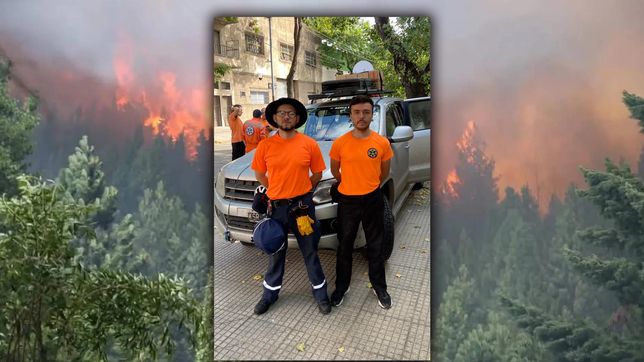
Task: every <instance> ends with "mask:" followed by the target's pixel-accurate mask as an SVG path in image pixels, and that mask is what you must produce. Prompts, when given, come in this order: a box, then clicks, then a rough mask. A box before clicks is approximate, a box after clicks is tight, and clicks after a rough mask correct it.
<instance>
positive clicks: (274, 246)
mask: <svg viewBox="0 0 644 362" xmlns="http://www.w3.org/2000/svg"><path fill="white" fill-rule="evenodd" d="M253 242H254V243H255V246H257V247H258V248H260V249H261V250H262V251H263V252H265V253H266V254H268V255H272V254H275V253H276V252H278V251H280V250H282V249H283V248H285V247H286V232H285V231H284V226H283V225H282V223H280V222H279V221H277V220H275V219H271V218H264V219H262V220H260V221H259V222H258V223H257V225H255V228H254V229H253Z"/></svg>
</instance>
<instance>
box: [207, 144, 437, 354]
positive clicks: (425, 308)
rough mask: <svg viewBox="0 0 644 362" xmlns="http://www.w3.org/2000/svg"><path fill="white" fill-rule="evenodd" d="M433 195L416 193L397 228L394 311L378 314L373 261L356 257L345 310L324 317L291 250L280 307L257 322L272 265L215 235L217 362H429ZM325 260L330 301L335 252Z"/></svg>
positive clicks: (391, 278) (391, 269) (390, 275)
mask: <svg viewBox="0 0 644 362" xmlns="http://www.w3.org/2000/svg"><path fill="white" fill-rule="evenodd" d="M221 148H223V147H221ZM218 152H222V153H225V152H229V151H223V150H221V151H216V153H218ZM220 155H221V156H224V155H223V154H220ZM224 157H225V156H224ZM429 192H430V191H429V183H426V184H425V188H422V189H420V190H417V191H413V192H412V194H411V195H410V197H409V198H408V199H407V200H406V202H405V205H404V206H403V208H402V210H401V212H400V214H399V215H398V218H397V220H396V245H395V247H394V252H393V254H392V256H391V258H390V259H389V261H388V262H387V264H386V272H387V283H388V291H389V293H390V294H391V297H392V301H393V306H392V308H391V309H389V310H384V309H381V308H380V307H379V306H378V302H377V299H376V297H375V296H374V295H373V292H372V290H371V289H370V288H369V284H368V281H369V279H368V276H367V270H368V267H367V260H366V259H365V257H364V256H363V255H362V253H361V252H360V251H356V252H354V262H353V278H352V282H351V291H350V292H349V293H348V294H347V295H346V297H345V300H344V302H343V303H342V306H340V307H337V308H333V310H332V312H331V314H329V315H322V314H320V313H319V311H318V309H317V305H316V304H315V302H314V300H313V297H312V295H311V291H310V288H311V286H310V284H309V283H308V278H307V274H306V269H305V267H304V262H303V260H302V255H301V254H300V251H299V249H289V250H288V252H287V261H286V264H287V265H286V269H285V275H284V282H283V288H282V291H281V293H280V297H279V300H278V301H277V302H276V303H275V304H274V305H273V306H271V309H270V310H269V311H268V312H267V313H266V314H263V315H261V316H256V315H255V314H253V307H254V306H255V303H256V302H257V301H258V300H259V298H260V297H261V293H262V280H263V273H264V272H265V270H266V266H267V263H268V259H267V257H266V255H264V254H263V253H262V252H261V251H259V249H257V248H255V247H253V246H246V245H242V244H240V243H234V244H231V243H228V242H226V241H224V239H223V235H222V232H223V230H215V240H214V243H215V280H214V285H215V321H214V323H215V325H214V330H215V341H214V347H215V359H216V360H240V359H241V360H270V359H287V360H296V359H297V360H365V359H366V360H387V359H393V360H428V359H429V357H430V349H429V346H430V315H429V314H430V241H429V237H430V222H429V221H430V207H429ZM319 254H320V260H321V262H322V267H323V269H324V272H325V275H326V278H327V281H328V282H329V290H328V292H329V294H330V293H331V292H332V291H333V289H334V285H335V251H334V250H320V252H319ZM298 346H299V348H298Z"/></svg>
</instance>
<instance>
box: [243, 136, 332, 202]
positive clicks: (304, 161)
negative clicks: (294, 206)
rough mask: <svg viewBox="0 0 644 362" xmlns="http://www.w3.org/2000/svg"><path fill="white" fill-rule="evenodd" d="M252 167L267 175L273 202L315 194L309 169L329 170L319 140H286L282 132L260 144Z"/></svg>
mask: <svg viewBox="0 0 644 362" xmlns="http://www.w3.org/2000/svg"><path fill="white" fill-rule="evenodd" d="M251 168H252V169H253V170H255V171H258V172H267V177H268V191H267V192H266V194H267V195H268V197H269V198H270V199H271V200H279V199H290V198H293V197H295V196H300V195H303V194H305V193H307V192H309V191H311V188H312V185H311V180H310V179H309V177H310V176H309V170H310V171H311V172H312V173H316V172H322V171H324V170H325V169H326V165H325V163H324V158H323V157H322V152H321V151H320V147H319V146H318V144H317V143H316V142H315V140H314V139H313V138H311V137H309V136H306V135H303V134H301V133H296V134H295V136H294V137H293V138H290V139H283V138H282V137H280V135H279V133H278V134H275V135H274V136H272V137H269V138H267V139H265V140H264V141H262V142H260V144H259V146H257V150H256V151H255V156H254V157H253V163H252V165H251Z"/></svg>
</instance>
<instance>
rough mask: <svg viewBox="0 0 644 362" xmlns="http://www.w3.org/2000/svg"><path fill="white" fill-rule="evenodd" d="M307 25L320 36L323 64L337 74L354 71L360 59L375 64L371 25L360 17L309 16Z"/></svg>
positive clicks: (306, 19)
mask: <svg viewBox="0 0 644 362" xmlns="http://www.w3.org/2000/svg"><path fill="white" fill-rule="evenodd" d="M304 23H305V24H306V25H307V26H308V27H309V28H311V29H312V30H314V31H315V32H317V33H319V34H321V35H322V36H323V37H324V39H322V44H320V48H319V52H320V63H321V64H322V65H324V66H326V67H328V68H331V69H337V70H338V71H345V72H351V70H352V68H353V66H354V65H355V64H356V63H357V62H358V61H360V60H371V61H374V50H373V48H374V44H373V40H372V39H371V37H370V29H369V24H367V23H365V22H363V21H361V20H360V18H358V17H349V16H339V17H325V16H319V17H307V18H305V19H304Z"/></svg>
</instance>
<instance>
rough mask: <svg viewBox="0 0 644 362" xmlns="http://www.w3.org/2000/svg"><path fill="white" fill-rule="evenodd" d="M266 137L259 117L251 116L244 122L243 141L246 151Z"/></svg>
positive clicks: (255, 146) (253, 147)
mask: <svg viewBox="0 0 644 362" xmlns="http://www.w3.org/2000/svg"><path fill="white" fill-rule="evenodd" d="M265 138H266V128H264V125H263V124H262V120H261V119H259V118H251V119H249V120H248V121H246V122H244V143H246V153H248V152H250V151H252V150H254V149H255V148H257V145H258V144H259V143H260V142H261V141H263V140H264V139H265Z"/></svg>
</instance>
